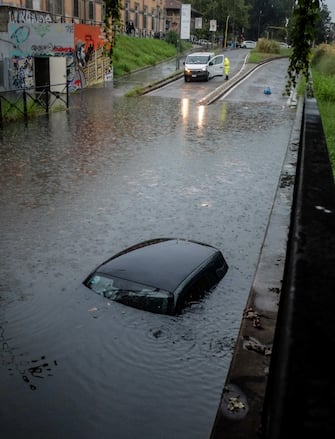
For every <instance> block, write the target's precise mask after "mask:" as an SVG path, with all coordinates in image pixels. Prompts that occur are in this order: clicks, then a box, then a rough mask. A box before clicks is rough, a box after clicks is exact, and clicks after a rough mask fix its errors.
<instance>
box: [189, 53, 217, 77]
mask: <svg viewBox="0 0 335 439" xmlns="http://www.w3.org/2000/svg"><path fill="white" fill-rule="evenodd" d="M214 55H215V53H214V52H194V53H190V54H189V55H187V57H186V59H185V62H184V79H185V82H190V81H191V80H195V79H198V80H204V81H208V80H209V79H210V78H213V77H214V76H223V60H224V55H217V56H214Z"/></svg>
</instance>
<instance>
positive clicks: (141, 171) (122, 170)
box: [0, 87, 295, 439]
mask: <svg viewBox="0 0 335 439" xmlns="http://www.w3.org/2000/svg"><path fill="white" fill-rule="evenodd" d="M279 101H280V99H279ZM251 107H252V111H250V108H251ZM248 108H249V110H248ZM294 116H295V114H294V111H293V110H290V109H288V108H287V107H285V100H283V101H282V102H281V101H280V102H277V101H275V100H274V101H273V103H271V101H270V100H269V101H268V102H266V103H264V102H258V103H254V104H251V103H250V102H249V103H247V102H244V103H241V102H234V101H233V100H232V101H231V102H230V101H224V102H222V101H220V102H218V103H216V104H214V105H211V106H209V107H198V106H196V105H195V104H194V103H193V102H192V101H188V102H186V101H185V100H179V99H169V98H161V97H150V96H145V97H134V98H124V97H120V96H115V95H114V94H113V90H112V89H111V88H108V87H106V88H96V89H91V90H86V91H84V92H82V93H79V94H77V95H74V96H71V109H70V111H69V112H68V113H66V112H61V113H57V114H52V115H50V116H49V118H47V117H41V118H39V119H38V120H34V121H32V120H30V121H29V123H28V126H27V127H25V126H24V125H23V124H14V125H11V126H8V127H5V128H4V130H3V131H2V132H1V137H0V187H1V192H0V203H1V214H0V227H1V248H0V255H1V266H0V283H1V290H0V299H1V302H0V306H1V307H0V342H1V343H0V359H1V362H0V365H1V374H0V389H1V392H0V425H1V437H2V438H3V439H21V438H25V439H26V438H34V439H37V438H43V439H44V438H48V439H58V438H71V439H77V438H78V439H93V438H99V439H104V438H106V439H107V438H113V439H134V438H141V439H157V438H159V439H172V438H173V439H204V438H207V437H209V434H210V431H211V428H212V425H213V421H214V418H215V415H216V410H217V407H218V404H219V400H220V396H221V392H222V388H223V385H224V381H225V377H226V374H227V371H228V368H229V364H230V360H231V355H232V351H233V349H234V345H235V340H236V336H237V333H238V330H239V326H240V322H241V317H242V312H243V308H244V306H245V303H246V300H247V296H248V293H249V289H250V285H251V282H252V279H253V275H254V272H255V267H256V264H257V260H258V256H259V251H260V248H261V246H262V241H263V238H264V233H265V230H266V226H267V221H268V218H269V214H270V211H271V206H272V201H273V197H274V194H275V191H276V188H277V184H278V178H279V175H280V171H281V166H282V163H283V160H284V155H285V152H286V149H287V145H288V141H289V136H290V132H291V128H292V125H293V121H294ZM162 236H163V237H182V238H189V239H195V240H198V241H203V242H206V243H209V244H212V245H214V246H217V247H219V248H220V249H221V250H222V252H223V254H224V256H225V258H226V260H227V262H228V265H229V270H228V273H227V275H226V276H225V277H224V279H223V280H222V281H221V282H220V283H219V285H218V286H217V288H216V289H215V290H214V291H212V292H211V294H209V295H208V296H207V297H205V298H204V299H203V301H202V302H201V303H199V304H198V305H196V306H193V307H192V308H191V309H189V310H187V311H185V313H183V314H182V315H181V316H178V317H170V316H161V315H156V314H151V313H147V312H145V311H141V310H136V309H131V308H128V307H126V306H124V305H121V304H117V303H115V302H109V301H108V300H107V299H104V298H102V297H100V296H98V295H96V294H94V293H92V292H91V291H90V290H87V289H86V288H85V287H84V286H83V285H81V282H82V281H83V280H84V278H85V277H86V276H87V275H88V273H89V272H90V271H91V270H93V269H94V268H95V267H96V266H97V265H98V264H100V263H101V262H102V261H104V260H106V259H107V258H108V257H110V256H111V255H112V254H114V253H116V252H118V251H119V250H121V249H123V248H125V247H128V246H130V245H132V244H135V243H137V242H140V241H144V240H146V239H151V238H156V237H162Z"/></svg>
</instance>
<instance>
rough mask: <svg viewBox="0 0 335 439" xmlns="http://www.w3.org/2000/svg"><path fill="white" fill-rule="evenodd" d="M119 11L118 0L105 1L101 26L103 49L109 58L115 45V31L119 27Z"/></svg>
mask: <svg viewBox="0 0 335 439" xmlns="http://www.w3.org/2000/svg"><path fill="white" fill-rule="evenodd" d="M120 10H121V6H120V0H105V19H104V24H103V31H104V34H105V42H104V48H105V51H106V52H107V53H108V54H109V56H110V58H111V57H112V54H113V47H114V46H115V43H116V39H115V30H116V29H117V27H119V25H120Z"/></svg>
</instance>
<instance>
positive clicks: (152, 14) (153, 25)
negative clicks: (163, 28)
mask: <svg viewBox="0 0 335 439" xmlns="http://www.w3.org/2000/svg"><path fill="white" fill-rule="evenodd" d="M151 30H152V31H155V10H154V9H153V10H152V11H151Z"/></svg>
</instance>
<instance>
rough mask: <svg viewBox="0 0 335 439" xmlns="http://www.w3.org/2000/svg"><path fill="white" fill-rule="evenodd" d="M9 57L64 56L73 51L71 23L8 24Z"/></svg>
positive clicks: (72, 26)
mask: <svg viewBox="0 0 335 439" xmlns="http://www.w3.org/2000/svg"><path fill="white" fill-rule="evenodd" d="M8 34H9V39H10V42H11V44H12V48H11V49H10V51H9V52H10V56H11V57H16V56H18V57H28V56H66V55H68V54H72V53H73V52H74V24H73V23H28V24H27V23H26V24H23V23H22V24H15V23H9V24H8Z"/></svg>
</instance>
